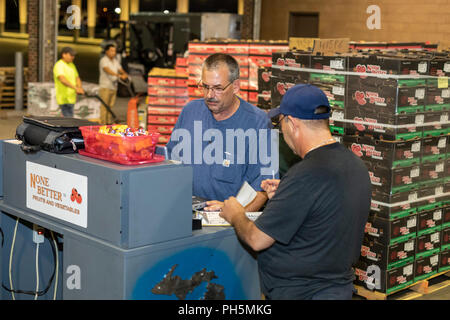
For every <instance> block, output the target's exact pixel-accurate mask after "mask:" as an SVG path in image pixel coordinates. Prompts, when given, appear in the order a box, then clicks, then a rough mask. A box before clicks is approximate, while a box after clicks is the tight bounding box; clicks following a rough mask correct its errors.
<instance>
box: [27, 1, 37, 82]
mask: <svg viewBox="0 0 450 320" xmlns="http://www.w3.org/2000/svg"><path fill="white" fill-rule="evenodd" d="M27 15H28V36H29V40H28V80H29V81H30V82H36V81H38V78H39V42H38V41H39V0H28V14H27Z"/></svg>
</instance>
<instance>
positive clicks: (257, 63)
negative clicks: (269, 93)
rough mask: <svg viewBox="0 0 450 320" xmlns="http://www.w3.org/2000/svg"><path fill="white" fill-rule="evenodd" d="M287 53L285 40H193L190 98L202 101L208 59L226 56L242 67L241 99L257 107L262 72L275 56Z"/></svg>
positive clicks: (189, 81)
mask: <svg viewBox="0 0 450 320" xmlns="http://www.w3.org/2000/svg"><path fill="white" fill-rule="evenodd" d="M279 50H284V51H287V50H288V43H287V42H286V41H257V40H240V41H238V40H220V41H219V40H208V41H191V42H189V45H188V52H189V56H188V72H189V78H188V85H189V99H190V100H192V99H198V98H203V93H202V92H201V90H199V89H198V82H199V81H200V80H201V72H202V65H203V62H204V61H205V59H206V58H207V57H208V56H209V55H211V54H214V53H224V52H225V53H227V54H229V55H231V56H232V57H233V58H235V59H236V61H237V62H238V64H239V73H240V92H239V96H240V97H241V98H242V99H243V100H245V101H247V102H249V103H251V104H253V105H256V104H258V96H259V88H258V85H259V82H258V78H259V72H260V71H259V69H260V68H263V67H264V68H270V66H271V64H272V53H273V52H275V51H279Z"/></svg>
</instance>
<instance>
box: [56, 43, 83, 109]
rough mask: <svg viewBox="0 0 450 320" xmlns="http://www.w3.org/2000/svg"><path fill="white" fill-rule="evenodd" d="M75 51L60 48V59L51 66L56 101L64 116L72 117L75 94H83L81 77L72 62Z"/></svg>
mask: <svg viewBox="0 0 450 320" xmlns="http://www.w3.org/2000/svg"><path fill="white" fill-rule="evenodd" d="M75 55H76V52H75V50H73V49H72V48H71V47H64V48H62V50H61V59H59V60H58V61H57V62H56V63H55V66H54V67H53V80H54V81H55V91H56V102H57V104H58V106H59V107H60V108H61V112H62V115H63V116H64V117H73V108H74V105H75V102H76V101H77V94H84V90H83V88H82V86H81V79H80V76H79V75H78V71H77V68H76V67H75V64H74V63H73V60H74V59H75Z"/></svg>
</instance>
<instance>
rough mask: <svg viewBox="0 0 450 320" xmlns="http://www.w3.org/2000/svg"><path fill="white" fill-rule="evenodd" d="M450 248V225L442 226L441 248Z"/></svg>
mask: <svg viewBox="0 0 450 320" xmlns="http://www.w3.org/2000/svg"><path fill="white" fill-rule="evenodd" d="M449 249H450V227H445V228H442V230H441V250H442V251H444V250H449Z"/></svg>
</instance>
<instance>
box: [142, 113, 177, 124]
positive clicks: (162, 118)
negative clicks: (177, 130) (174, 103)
mask: <svg viewBox="0 0 450 320" xmlns="http://www.w3.org/2000/svg"><path fill="white" fill-rule="evenodd" d="M177 120H178V116H169V115H149V116H148V123H149V124H162V125H174V124H175V123H177Z"/></svg>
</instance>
